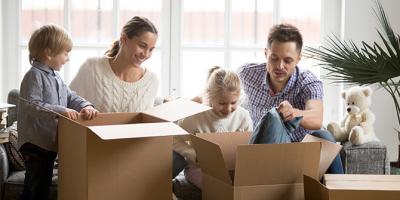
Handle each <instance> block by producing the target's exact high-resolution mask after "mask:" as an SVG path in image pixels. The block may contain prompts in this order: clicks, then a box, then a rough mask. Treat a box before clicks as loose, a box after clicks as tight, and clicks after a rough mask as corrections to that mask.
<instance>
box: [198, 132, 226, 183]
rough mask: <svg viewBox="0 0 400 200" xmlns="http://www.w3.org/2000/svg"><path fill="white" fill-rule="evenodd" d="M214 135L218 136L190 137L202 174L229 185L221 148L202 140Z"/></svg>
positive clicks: (209, 134) (202, 135)
mask: <svg viewBox="0 0 400 200" xmlns="http://www.w3.org/2000/svg"><path fill="white" fill-rule="evenodd" d="M216 135H218V134H212V133H206V134H199V135H198V136H195V135H191V140H192V144H193V147H194V148H195V150H196V156H197V160H198V161H199V163H200V166H201V170H202V172H203V173H204V174H207V175H209V176H212V177H214V178H216V179H219V180H221V181H223V182H225V183H227V184H230V185H231V184H232V180H231V178H230V176H229V173H228V167H227V165H226V164H225V162H224V157H223V155H222V150H221V148H220V147H219V145H218V144H215V143H213V142H211V141H207V140H206V139H203V138H202V137H208V138H210V137H211V138H212V137H213V136H216ZM200 136H201V137H200Z"/></svg>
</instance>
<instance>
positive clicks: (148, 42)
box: [121, 32, 157, 67]
mask: <svg viewBox="0 0 400 200" xmlns="http://www.w3.org/2000/svg"><path fill="white" fill-rule="evenodd" d="M121 40H122V44H123V46H124V48H123V52H124V56H126V58H127V59H128V60H129V62H130V64H132V65H133V66H135V67H140V66H141V65H142V63H143V62H144V61H146V60H147V59H148V58H150V57H151V55H152V53H153V50H154V48H155V45H156V42H157V35H156V34H154V33H151V32H143V33H142V34H140V35H139V36H133V37H132V38H131V39H129V38H128V37H127V36H126V35H122V36H121Z"/></svg>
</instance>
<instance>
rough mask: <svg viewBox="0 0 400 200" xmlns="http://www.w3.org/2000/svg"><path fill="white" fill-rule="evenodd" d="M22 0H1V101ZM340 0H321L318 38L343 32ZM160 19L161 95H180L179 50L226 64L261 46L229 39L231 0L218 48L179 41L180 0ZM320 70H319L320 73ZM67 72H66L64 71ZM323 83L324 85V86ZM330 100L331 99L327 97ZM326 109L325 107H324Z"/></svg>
mask: <svg viewBox="0 0 400 200" xmlns="http://www.w3.org/2000/svg"><path fill="white" fill-rule="evenodd" d="M21 1H22V0H3V1H1V6H0V8H1V23H0V25H2V26H1V29H0V30H2V32H1V34H0V36H1V37H2V40H1V41H2V44H1V47H2V48H1V49H0V53H1V54H2V55H1V56H0V59H2V60H0V61H1V63H2V67H1V70H0V72H1V82H0V84H1V86H0V97H1V99H2V100H1V101H5V99H6V96H7V93H8V91H10V90H11V89H14V88H19V84H20V83H19V82H20V80H19V77H20V74H21V69H22V67H21V63H20V60H21V59H20V57H21V55H20V47H26V46H27V44H26V42H25V43H21V42H20V41H21V40H20V38H21V36H20V35H19V23H20V21H21V20H20V15H21V13H20V10H21V9H20V7H21ZM343 1H344V0H322V2H321V13H322V15H321V24H322V27H321V38H324V37H325V36H327V35H330V34H332V33H334V34H336V35H341V34H340V33H342V31H343V24H344V22H343V21H338V20H337V19H343V17H342V9H343V8H342V7H341V6H342V5H343V4H344V3H343ZM162 3H163V5H162V11H161V12H162V15H161V16H162V21H161V26H162V30H163V35H162V37H163V38H162V42H163V44H162V45H161V49H160V50H161V52H162V54H161V56H162V57H161V59H162V62H161V64H162V67H161V69H162V72H161V75H162V77H160V78H161V81H162V82H161V83H160V84H161V95H168V94H170V95H175V96H180V94H181V88H180V85H181V77H180V72H181V65H182V56H181V55H182V51H183V50H199V49H201V50H204V51H214V50H216V49H218V50H221V51H223V52H224V55H225V56H224V62H225V63H224V66H230V64H231V63H230V62H231V52H233V51H236V50H243V51H251V52H254V51H259V50H260V49H262V48H264V47H265V46H264V45H265V44H264V45H261V46H256V45H253V46H249V45H247V46H246V47H243V46H237V45H234V44H232V43H231V41H230V35H229V34H230V26H231V24H230V17H231V13H232V8H231V7H232V2H231V0H225V16H224V18H225V26H224V45H223V46H220V47H206V46H184V45H183V44H182V43H183V42H182V7H183V5H182V4H183V3H184V1H183V0H163V1H162ZM113 4H114V5H113V12H114V13H116V11H117V10H118V9H119V0H113ZM273 6H274V11H273V23H274V24H276V23H278V22H280V19H281V16H280V13H279V10H280V1H279V0H273ZM70 8H71V1H70V0H66V1H64V9H66V10H68V11H69V12H65V13H64V20H65V21H64V23H65V28H66V29H67V30H69V29H70V22H69V19H70V18H69V15H70ZM113 21H114V26H115V28H114V29H113V36H114V38H117V34H118V33H119V31H120V30H118V27H119V24H120V22H119V16H118V15H114V16H113ZM109 45H110V44H87V43H85V44H79V43H75V44H74V49H76V48H79V49H91V50H93V49H97V50H104V49H105V48H107V47H109ZM323 73H324V72H322V75H323ZM67 74H68V73H67ZM67 78H71V77H67ZM326 85H327V84H325V87H326ZM340 90H341V88H340V87H336V88H335V89H334V90H332V89H331V88H329V90H327V89H326V90H325V97H326V98H325V101H324V103H326V104H327V105H332V104H329V102H338V101H337V100H340V98H338V97H337V96H338V95H337V94H338V91H340ZM331 99H333V101H332V100H331ZM325 109H327V107H325ZM331 112H332V111H329V115H330V116H332V114H335V117H333V118H334V119H337V118H338V117H337V116H341V114H342V111H338V112H337V113H331Z"/></svg>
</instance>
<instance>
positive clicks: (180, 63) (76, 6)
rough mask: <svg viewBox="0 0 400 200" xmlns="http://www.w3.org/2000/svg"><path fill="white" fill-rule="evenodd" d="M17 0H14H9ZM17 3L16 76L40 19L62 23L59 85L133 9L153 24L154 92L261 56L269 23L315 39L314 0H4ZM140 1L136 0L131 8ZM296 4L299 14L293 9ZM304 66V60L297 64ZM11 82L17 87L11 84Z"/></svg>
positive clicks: (106, 42)
mask: <svg viewBox="0 0 400 200" xmlns="http://www.w3.org/2000/svg"><path fill="white" fill-rule="evenodd" d="M15 2H16V3H15ZM6 3H12V4H19V5H18V6H17V7H18V9H19V11H20V12H19V13H20V14H19V16H17V18H18V19H19V26H18V32H19V36H18V37H19V39H18V53H16V56H18V57H19V62H18V63H16V65H17V66H19V67H18V70H17V71H18V75H19V82H20V81H21V80H22V76H23V75H24V74H25V72H26V71H27V70H28V69H29V67H30V65H29V63H28V51H27V43H28V40H29V36H30V34H31V33H32V31H33V30H34V29H36V28H38V27H39V26H41V25H43V24H47V23H55V24H58V25H60V26H63V27H65V28H66V29H67V30H68V31H69V32H70V33H71V36H72V38H73V40H74V47H73V50H72V52H71V54H70V57H71V61H70V62H69V63H67V65H66V66H64V68H63V70H62V71H61V75H62V76H63V78H64V80H65V82H66V83H69V82H70V81H71V80H72V79H73V77H74V76H75V74H76V73H77V71H78V69H79V67H80V65H81V64H82V63H83V62H84V60H85V59H86V58H88V57H92V56H100V55H103V54H104V52H105V51H106V50H107V49H108V48H109V47H110V46H111V43H112V42H113V41H114V40H116V39H118V37H119V34H120V30H121V28H122V26H123V25H124V23H125V22H126V21H128V20H129V19H130V18H131V17H133V16H135V15H140V16H145V17H147V18H149V19H150V20H151V21H152V22H153V23H154V24H155V25H156V26H157V28H158V30H159V40H158V42H157V47H156V49H155V51H154V53H153V56H152V57H151V58H150V59H149V60H148V61H146V63H144V66H145V67H148V68H150V69H151V70H152V71H155V72H156V73H157V74H158V77H159V79H160V83H161V84H160V89H159V95H168V94H172V95H177V96H184V97H188V98H190V97H192V96H194V95H198V93H200V92H201V91H202V89H203V87H204V84H205V81H206V76H207V71H208V69H209V68H211V67H212V66H215V65H219V66H223V67H226V68H229V69H232V70H236V69H237V68H238V67H239V66H241V65H242V64H244V63H246V62H265V57H264V53H263V49H264V48H265V45H266V40H267V33H268V30H269V28H270V27H271V26H272V25H273V24H275V23H279V22H288V23H293V24H295V25H296V26H297V27H299V29H300V31H301V32H302V34H303V37H304V43H305V45H312V46H316V45H319V43H320V32H321V31H320V27H321V26H320V24H321V22H320V21H321V19H320V18H321V17H320V16H321V11H320V10H321V0H308V1H307V3H305V2H304V1H297V0H224V1H214V0H201V1H200V0H184V1H174V0H151V1H143V0H19V1H12V0H7V1H6ZM138 5H139V6H138ZM299 10H301V12H299ZM299 65H300V66H302V67H303V68H304V67H306V68H309V69H311V70H312V71H314V72H315V73H316V74H317V75H319V74H320V72H319V69H318V68H314V67H313V68H310V66H311V65H312V64H311V61H310V60H308V59H304V58H303V60H302V61H301V63H300V64H299ZM16 87H17V86H16Z"/></svg>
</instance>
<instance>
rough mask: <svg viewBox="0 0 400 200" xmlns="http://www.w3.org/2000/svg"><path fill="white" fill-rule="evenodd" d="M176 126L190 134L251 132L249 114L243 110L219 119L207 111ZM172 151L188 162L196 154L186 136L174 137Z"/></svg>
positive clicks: (240, 108) (237, 110)
mask: <svg viewBox="0 0 400 200" xmlns="http://www.w3.org/2000/svg"><path fill="white" fill-rule="evenodd" d="M178 125H179V126H180V127H182V128H183V129H185V130H186V131H187V132H189V133H192V134H197V133H222V132H245V131H252V130H253V123H252V121H251V118H250V114H249V112H248V111H247V110H245V109H244V108H242V107H240V106H238V108H237V109H236V110H235V111H234V112H233V113H231V114H229V115H228V116H227V117H224V118H221V117H220V116H218V115H217V114H215V112H214V111H213V110H208V111H205V112H202V113H199V114H196V115H193V116H191V117H187V118H185V119H183V120H181V121H179V122H178ZM174 150H175V151H176V152H177V153H179V154H181V155H182V156H184V157H185V158H186V159H187V160H188V161H189V162H195V160H196V154H195V151H194V149H193V147H192V146H191V144H190V138H189V137H187V136H176V137H174Z"/></svg>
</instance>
